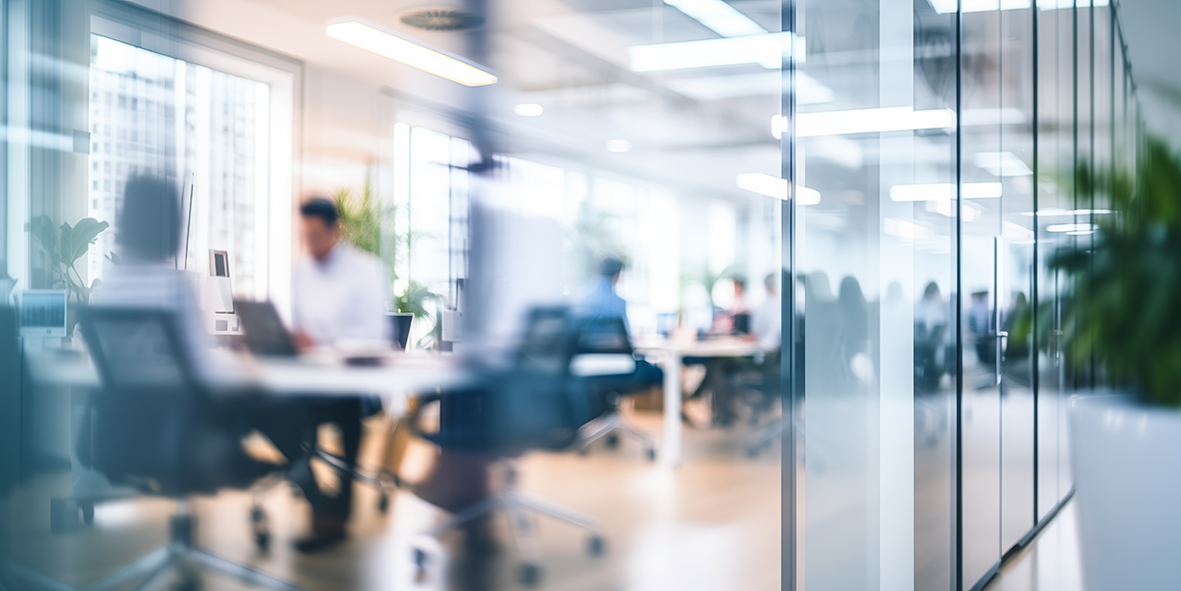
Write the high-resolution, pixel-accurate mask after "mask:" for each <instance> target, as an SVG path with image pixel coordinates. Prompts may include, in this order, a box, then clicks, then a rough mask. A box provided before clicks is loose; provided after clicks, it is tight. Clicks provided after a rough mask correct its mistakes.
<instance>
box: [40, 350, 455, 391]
mask: <svg viewBox="0 0 1181 591" xmlns="http://www.w3.org/2000/svg"><path fill="white" fill-rule="evenodd" d="M28 361H29V370H30V373H31V374H32V377H33V380H34V381H35V382H36V383H37V384H39V385H44V386H65V387H79V388H97V387H99V386H100V385H101V382H100V381H99V377H98V373H97V371H96V370H95V368H94V365H93V364H91V363H90V362H89V361H88V360H83V359H73V360H71V359H59V358H53V357H48V356H41V355H37V356H30V357H29V359H28ZM240 361H241V362H240V363H238V364H237V365H238V368H239V369H240V372H241V374H242V378H241V380H240V381H235V382H233V385H235V386H247V387H256V388H258V389H260V390H263V391H265V392H270V393H273V394H276V395H281V396H323V395H333V394H337V395H342V396H344V395H357V394H374V395H379V396H396V397H400V398H404V397H405V396H406V395H407V394H410V393H414V392H419V391H423V390H430V389H434V388H440V387H448V386H457V385H461V384H463V383H465V382H466V381H468V380H469V379H470V378H471V376H470V375H469V373H468V372H466V371H464V370H463V369H462V368H461V367H460V366H459V364H458V360H457V359H456V358H454V357H443V356H440V355H404V356H396V357H394V358H392V359H391V361H390V363H389V364H388V365H378V366H349V365H344V364H341V363H334V362H331V361H327V360H324V359H323V358H313V359H305V358H290V359H274V358H268V359H251V358H244V359H242V360H240Z"/></svg>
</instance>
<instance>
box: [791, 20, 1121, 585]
mask: <svg viewBox="0 0 1181 591" xmlns="http://www.w3.org/2000/svg"><path fill="white" fill-rule="evenodd" d="M1093 4H1094V5H1092V2H1087V1H1085V0H1084V1H1083V2H1078V3H1077V4H1076V3H1075V2H1072V1H1071V0H1065V1H1060V0H1040V1H1038V2H1037V3H1036V5H1035V4H1034V3H1031V2H1030V1H1029V0H1016V1H1008V0H1001V1H997V0H992V1H990V0H982V1H970V0H962V1H958V0H844V1H839V2H832V1H825V2H819V1H809V0H797V1H796V2H795V3H794V8H795V10H794V15H795V20H794V22H792V23H791V24H790V26H785V30H786V29H791V30H793V31H795V32H796V33H797V34H798V35H799V36H800V37H802V38H803V39H804V40H806V41H801V43H804V44H805V45H806V52H804V53H801V54H799V55H796V56H793V57H795V59H794V60H793V61H792V64H793V65H794V67H795V72H794V76H795V78H794V79H795V82H796V88H798V93H797V94H796V96H804V93H805V91H806V89H807V88H808V86H822V87H825V88H829V89H832V93H831V100H830V101H827V102H825V103H823V104H816V103H809V102H807V101H803V100H797V101H796V103H795V104H794V105H789V108H788V111H789V112H790V111H791V110H792V108H793V107H794V112H795V113H796V116H795V119H794V125H792V126H790V127H791V128H792V129H794V130H795V139H796V143H795V150H794V151H789V150H787V149H785V153H784V158H785V163H786V166H788V167H790V169H791V170H792V171H793V172H794V189H795V191H796V192H797V193H796V194H798V195H801V197H802V196H803V195H804V193H803V192H802V191H804V189H803V187H807V188H808V189H810V190H813V191H816V192H819V193H820V195H822V199H820V200H819V203H811V202H805V201H804V200H803V199H800V200H798V201H797V202H796V203H794V204H791V205H788V206H787V207H789V208H790V207H794V214H795V215H794V226H793V227H790V228H789V231H790V232H791V233H792V234H793V236H794V243H793V244H792V246H793V247H794V251H793V252H794V261H795V268H793V269H790V270H791V271H792V272H793V274H794V276H795V280H796V285H797V292H796V296H795V308H796V310H797V311H798V315H797V319H796V322H795V326H796V329H797V331H798V335H797V339H796V342H797V343H798V344H799V345H800V346H801V347H802V351H803V352H802V355H800V356H799V357H800V359H801V361H800V363H799V364H798V368H797V371H799V372H800V373H802V380H800V379H798V378H799V377H800V376H797V380H796V381H795V384H796V387H795V390H794V391H792V392H789V393H787V394H788V395H790V396H791V400H794V401H795V402H796V404H795V405H792V406H791V407H790V408H792V409H794V413H795V416H794V417H793V420H794V424H795V425H796V429H797V431H798V433H797V437H796V439H795V440H794V441H795V443H796V444H797V445H802V446H803V448H804V449H803V451H802V453H800V454H799V456H797V457H798V458H799V460H798V461H799V462H800V463H801V464H802V465H797V466H796V468H797V469H796V473H798V474H802V476H803V479H802V483H799V484H798V485H797V487H796V488H795V491H796V498H795V500H796V502H797V503H798V506H799V507H801V508H802V514H801V515H800V516H799V518H798V522H797V523H798V529H796V530H795V531H794V532H793V531H788V530H785V535H788V536H795V540H796V541H797V542H801V543H802V546H803V550H802V553H801V555H802V557H803V558H802V560H800V561H799V562H798V565H797V567H798V568H797V571H796V574H797V576H796V578H795V580H794V582H795V584H796V587H795V588H804V589H838V588H839V589H870V588H881V589H912V588H913V589H979V588H982V587H983V586H984V585H985V584H986V583H987V582H988V580H989V579H990V578H991V577H992V575H993V574H995V573H996V572H997V569H998V568H999V566H1000V564H1001V562H1002V560H1003V559H1004V558H1005V557H1006V556H1008V555H1009V554H1010V553H1012V552H1013V551H1014V550H1015V549H1017V548H1019V547H1020V546H1021V545H1022V544H1024V543H1025V542H1026V541H1028V539H1029V538H1030V537H1032V536H1031V534H1032V533H1034V532H1036V531H1037V528H1038V527H1039V526H1040V525H1042V524H1044V522H1045V521H1046V520H1048V519H1049V518H1051V517H1052V516H1053V515H1054V514H1055V512H1056V510H1057V509H1058V508H1059V507H1060V506H1061V504H1062V503H1064V502H1065V501H1066V500H1068V499H1069V497H1070V494H1071V492H1072V490H1073V489H1072V487H1073V484H1072V481H1071V477H1070V468H1069V446H1068V439H1067V433H1066V425H1065V412H1066V406H1067V405H1066V403H1065V399H1066V397H1068V396H1069V395H1071V394H1072V393H1073V392H1075V391H1077V390H1079V389H1081V388H1085V387H1090V386H1092V385H1094V384H1095V381H1096V376H1095V375H1094V372H1093V368H1090V367H1074V366H1071V364H1070V363H1069V362H1068V360H1067V359H1066V357H1065V355H1064V354H1063V350H1064V347H1065V344H1064V343H1063V342H1062V337H1061V335H1062V331H1061V323H1062V311H1063V308H1064V307H1065V306H1069V303H1070V301H1071V299H1072V298H1078V297H1085V294H1081V293H1076V292H1075V290H1073V288H1072V286H1070V285H1069V284H1067V283H1066V282H1065V281H1064V279H1063V278H1062V277H1061V276H1060V275H1059V274H1058V273H1057V272H1055V271H1054V270H1053V269H1051V268H1050V261H1051V259H1052V257H1053V254H1054V251H1055V249H1056V248H1058V247H1060V246H1064V245H1076V244H1083V245H1085V244H1086V243H1089V241H1090V240H1091V234H1092V232H1093V230H1094V226H1093V223H1094V220H1095V219H1096V218H1097V217H1098V216H1102V215H1109V214H1110V212H1109V211H1107V210H1105V209H1103V206H1102V204H1101V203H1098V202H1097V201H1096V195H1094V194H1092V193H1090V192H1083V191H1081V190H1078V189H1076V187H1088V186H1090V183H1086V182H1083V181H1086V180H1087V179H1084V178H1081V175H1084V174H1089V173H1088V172H1087V171H1088V170H1107V169H1111V168H1114V167H1125V168H1126V167H1129V166H1131V165H1132V163H1134V161H1135V146H1136V141H1137V140H1136V138H1137V137H1138V133H1137V129H1138V124H1137V122H1136V121H1137V119H1136V117H1137V114H1136V99H1135V95H1134V85H1133V83H1132V80H1131V70H1130V68H1129V67H1128V66H1127V56H1126V51H1125V49H1124V46H1123V43H1122V38H1121V32H1120V30H1119V26H1118V19H1117V17H1116V9H1115V7H1113V6H1110V5H1109V4H1108V2H1106V1H1095V2H1093ZM789 98H790V97H789ZM790 145H791V144H785V146H790ZM785 457H790V456H787V455H786V454H785Z"/></svg>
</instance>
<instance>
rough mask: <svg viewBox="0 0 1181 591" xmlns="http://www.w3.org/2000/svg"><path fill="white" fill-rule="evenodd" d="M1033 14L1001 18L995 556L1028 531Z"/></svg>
mask: <svg viewBox="0 0 1181 591" xmlns="http://www.w3.org/2000/svg"><path fill="white" fill-rule="evenodd" d="M1033 10H1034V9H1033V8H1032V7H1028V8H1019V9H1010V10H1002V11H1001V31H1000V36H1001V48H1002V49H1001V55H1000V57H1001V59H1000V68H1001V142H1000V143H1001V150H1000V157H999V158H998V162H995V163H989V164H999V170H996V171H990V173H991V172H998V173H999V174H998V175H997V176H998V179H997V180H999V181H1000V182H1001V185H1002V187H1003V190H1002V196H1001V199H1000V205H1001V227H1000V229H999V234H998V236H999V237H1000V241H1001V243H1002V248H1000V249H999V251H998V257H1000V258H999V259H998V260H996V261H995V262H994V264H996V265H997V266H998V268H997V269H996V271H995V273H996V275H997V285H996V287H995V289H996V290H997V291H996V294H995V295H994V297H996V298H998V301H997V307H998V309H999V310H1000V320H1001V326H1000V331H1001V333H1002V336H1001V337H1000V341H1001V343H1000V345H1001V347H1000V352H1001V359H1000V362H1001V364H1002V369H1001V383H1000V397H1001V554H1002V555H1003V554H1004V553H1005V552H1007V551H1008V550H1009V549H1010V548H1012V547H1013V546H1014V545H1016V544H1017V542H1018V541H1020V539H1021V538H1022V537H1023V536H1024V535H1025V534H1026V533H1027V532H1028V531H1029V530H1030V529H1031V528H1033V525H1034V484H1033V481H1034V398H1033V335H1032V334H1031V333H1030V332H1029V331H1028V330H1023V329H1021V328H1022V324H1023V323H1024V322H1026V319H1027V318H1028V317H1029V315H1030V302H1031V301H1032V300H1033V298H1034V297H1035V294H1034V286H1033V278H1034V264H1035V261H1034V242H1035V241H1034V238H1035V234H1034V220H1033V212H1034V176H1033V167H1034V158H1035V155H1034V152H1033V147H1034V142H1033V133H1034V130H1035V126H1034V125H1033V122H1034V103H1033V101H1034V71H1033V63H1034V38H1033Z"/></svg>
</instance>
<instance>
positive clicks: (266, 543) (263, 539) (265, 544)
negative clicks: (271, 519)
mask: <svg viewBox="0 0 1181 591" xmlns="http://www.w3.org/2000/svg"><path fill="white" fill-rule="evenodd" d="M254 546H255V547H256V548H258V549H259V550H260V551H262V552H266V551H268V550H270V548H271V532H268V531H256V532H254Z"/></svg>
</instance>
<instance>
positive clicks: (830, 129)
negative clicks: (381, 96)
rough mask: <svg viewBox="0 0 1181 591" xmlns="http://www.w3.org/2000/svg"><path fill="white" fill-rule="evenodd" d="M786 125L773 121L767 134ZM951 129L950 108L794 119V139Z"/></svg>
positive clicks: (869, 111)
mask: <svg viewBox="0 0 1181 591" xmlns="http://www.w3.org/2000/svg"><path fill="white" fill-rule="evenodd" d="M786 125H787V121H786V120H785V119H783V118H782V117H780V118H779V119H773V120H772V130H771V133H772V134H777V135H780V136H781V135H782V134H783V130H784V129H785V128H786ZM776 126H778V128H777V127H776ZM954 126H955V112H954V111H952V110H951V109H931V110H926V111H915V110H914V107H885V108H881V109H858V110H854V111H827V112H824V113H800V114H799V115H797V116H796V136H797V137H812V136H821V135H845V134H855V133H877V132H887V131H912V130H916V129H946V128H951V127H954Z"/></svg>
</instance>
